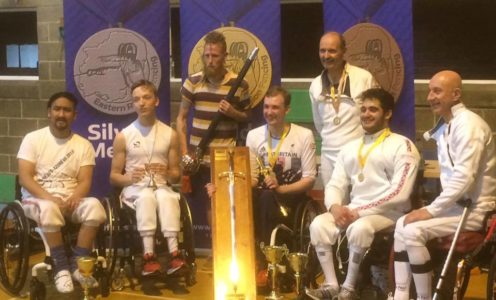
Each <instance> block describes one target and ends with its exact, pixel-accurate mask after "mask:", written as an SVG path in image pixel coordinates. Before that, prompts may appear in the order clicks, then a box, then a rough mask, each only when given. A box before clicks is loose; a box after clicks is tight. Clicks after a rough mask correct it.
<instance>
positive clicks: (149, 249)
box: [143, 235, 155, 254]
mask: <svg viewBox="0 0 496 300" xmlns="http://www.w3.org/2000/svg"><path fill="white" fill-rule="evenodd" d="M153 239H154V237H153V235H146V236H143V254H146V253H155V250H154V247H153Z"/></svg>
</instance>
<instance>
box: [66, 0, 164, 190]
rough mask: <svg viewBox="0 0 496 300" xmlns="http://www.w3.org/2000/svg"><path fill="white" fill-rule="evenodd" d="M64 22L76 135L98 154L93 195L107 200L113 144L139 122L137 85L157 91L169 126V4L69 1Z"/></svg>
mask: <svg viewBox="0 0 496 300" xmlns="http://www.w3.org/2000/svg"><path fill="white" fill-rule="evenodd" d="M64 20H65V21H64V38H65V41H64V43H65V62H66V65H65V71H66V72H65V73H66V84H67V90H68V91H70V92H72V93H74V94H75V95H76V96H77V97H78V99H79V104H78V108H77V111H78V112H77V119H76V122H75V123H74V131H75V132H77V133H79V134H80V135H82V136H83V137H86V138H88V139H89V140H90V142H91V143H92V144H93V147H94V148H95V151H96V168H95V171H94V175H93V185H92V190H91V195H94V196H106V195H108V194H109V192H110V191H111V187H110V183H109V174H110V164H111V159H112V155H113V151H112V150H113V149H112V143H113V140H114V138H115V135H116V134H117V132H118V131H120V130H121V129H123V128H124V127H126V126H127V125H129V124H130V123H131V122H132V121H133V120H135V119H136V114H135V113H134V110H133V105H132V97H131V91H130V88H131V86H132V84H133V83H134V82H136V81H138V80H140V79H148V80H150V81H151V82H153V83H154V84H155V85H156V86H157V88H158V94H159V98H160V105H159V107H158V110H157V115H158V118H159V119H160V120H162V121H164V122H166V123H169V119H170V93H169V89H170V84H169V2H168V1H164V0H127V1H121V0H64Z"/></svg>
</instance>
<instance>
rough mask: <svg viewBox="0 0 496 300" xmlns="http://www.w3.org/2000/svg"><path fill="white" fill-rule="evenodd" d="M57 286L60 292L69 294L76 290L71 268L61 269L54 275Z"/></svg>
mask: <svg viewBox="0 0 496 300" xmlns="http://www.w3.org/2000/svg"><path fill="white" fill-rule="evenodd" d="M53 280H54V281H55V287H56V288H57V291H59V293H63V294H67V293H71V292H72V291H74V284H73V283H72V279H71V273H70V272H69V270H60V271H58V272H57V274H55V276H54V277H53Z"/></svg>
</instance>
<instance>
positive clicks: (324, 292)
mask: <svg viewBox="0 0 496 300" xmlns="http://www.w3.org/2000/svg"><path fill="white" fill-rule="evenodd" d="M305 293H306V294H307V296H308V297H310V298H312V299H314V300H322V299H329V300H332V299H334V297H336V296H337V295H338V293H339V287H337V286H332V285H329V284H323V285H321V286H320V287H319V288H318V289H314V290H312V289H309V288H305Z"/></svg>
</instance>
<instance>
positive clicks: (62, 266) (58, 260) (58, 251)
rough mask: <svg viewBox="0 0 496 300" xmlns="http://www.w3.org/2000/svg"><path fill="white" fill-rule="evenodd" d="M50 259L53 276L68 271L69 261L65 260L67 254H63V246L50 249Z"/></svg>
mask: <svg viewBox="0 0 496 300" xmlns="http://www.w3.org/2000/svg"><path fill="white" fill-rule="evenodd" d="M50 257H51V258H52V261H53V266H52V268H53V274H54V275H55V274H57V273H58V272H59V271H62V270H69V261H68V259H67V254H66V253H65V247H64V245H60V246H56V247H53V248H50Z"/></svg>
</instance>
